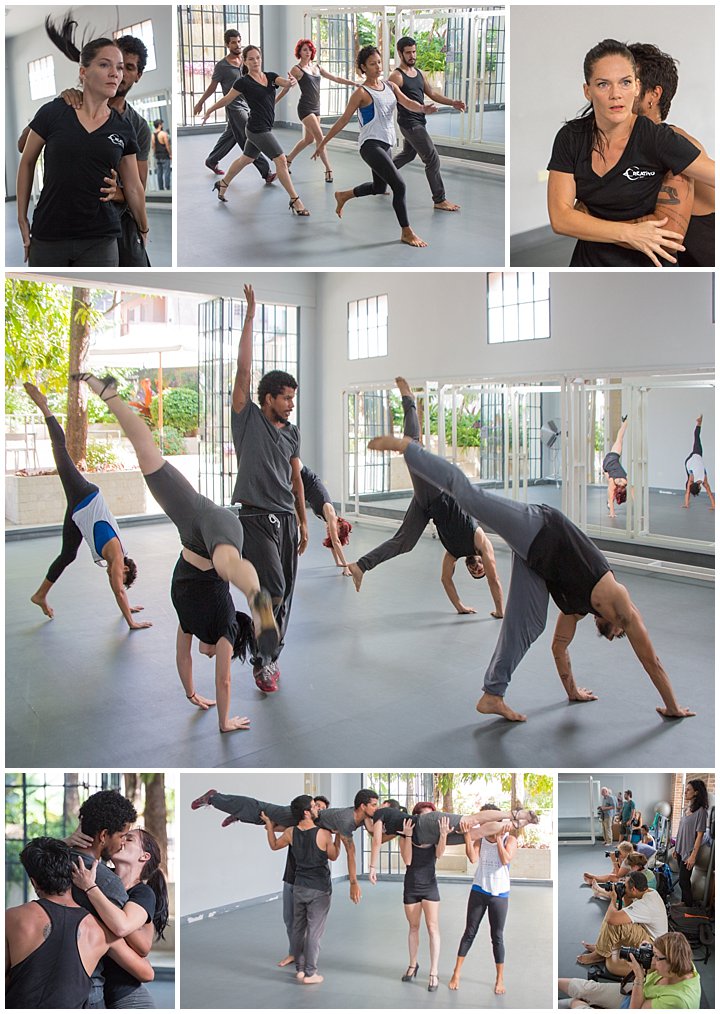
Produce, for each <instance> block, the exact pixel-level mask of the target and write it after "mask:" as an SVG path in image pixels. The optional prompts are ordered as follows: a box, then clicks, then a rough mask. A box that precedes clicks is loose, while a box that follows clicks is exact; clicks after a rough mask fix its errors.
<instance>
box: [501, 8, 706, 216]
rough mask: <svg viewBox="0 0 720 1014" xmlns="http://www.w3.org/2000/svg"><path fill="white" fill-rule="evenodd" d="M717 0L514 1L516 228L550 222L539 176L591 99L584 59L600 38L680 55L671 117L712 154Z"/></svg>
mask: <svg viewBox="0 0 720 1014" xmlns="http://www.w3.org/2000/svg"><path fill="white" fill-rule="evenodd" d="M714 37H715V30H714V9H713V7H712V6H706V7H698V6H671V7H666V6H662V5H660V4H652V5H648V6H645V7H641V6H627V5H625V4H619V5H616V6H612V5H609V4H583V5H582V6H580V5H578V6H568V7H560V6H555V7H553V6H543V5H538V6H537V7H522V6H515V5H512V6H511V8H510V81H511V88H512V92H511V98H510V143H511V149H510V151H511V155H510V183H511V200H510V233H511V235H515V234H516V233H520V232H525V231H526V230H527V229H535V228H538V227H540V226H546V225H549V222H548V217H547V210H546V204H545V194H546V186H547V185H546V183H545V182H539V181H538V173H539V172H542V171H543V170H545V168H546V167H547V164H548V161H549V159H550V152H551V150H552V143H553V139H554V137H555V135H556V134H557V132H558V130H559V129H560V127H561V126H562V125H563V123H564V121H565V120H569V119H572V118H573V117H574V116H575V115H576V114H577V112H578V111H579V110H580V109H581V108H582V107H583V106H584V105H585V99H584V96H583V92H582V84H583V70H582V67H583V60H584V57H585V54H586V53H587V52H588V50H590V49H592V47H593V46H595V45H596V44H597V43H598V42H599V41H600V40H601V39H606V38H612V39H618V40H619V41H620V42H650V43H653V44H654V45H656V46H658V47H659V48H660V49H661V50H662V51H663V52H665V53H669V54H670V55H671V56H673V57H675V59H677V60H678V61H679V65H678V76H679V84H678V90H677V94H676V96H675V99H674V100H673V104H672V108H671V110H670V115H669V117H668V122H669V123H676V124H678V126H680V127H682V128H683V129H684V130H686V131H688V133H690V134H692V135H693V136H694V137H697V138H698V140H700V141H701V142H702V144H703V145H704V146H705V149H706V151H707V152H708V154H710V155H713V153H714V145H715V137H714V123H715V106H714V102H713V81H714V74H715V52H714Z"/></svg>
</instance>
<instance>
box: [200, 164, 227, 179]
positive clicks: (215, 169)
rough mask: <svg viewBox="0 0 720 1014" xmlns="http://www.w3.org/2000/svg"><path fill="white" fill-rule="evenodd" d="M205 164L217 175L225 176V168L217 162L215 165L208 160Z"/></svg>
mask: <svg viewBox="0 0 720 1014" xmlns="http://www.w3.org/2000/svg"><path fill="white" fill-rule="evenodd" d="M205 165H206V166H207V167H208V169H209V170H210V172H211V173H215V174H216V175H217V176H224V175H225V170H224V169H221V168H220V166H219V165H218V164H217V162H216V163H215V164H214V165H213V163H212V162H206V163H205Z"/></svg>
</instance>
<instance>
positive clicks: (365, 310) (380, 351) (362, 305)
mask: <svg viewBox="0 0 720 1014" xmlns="http://www.w3.org/2000/svg"><path fill="white" fill-rule="evenodd" d="M387 331H388V298H387V296H370V297H369V298H368V299H353V300H352V301H351V302H349V303H348V357H349V358H350V359H371V358H373V357H375V356H386V355H387Z"/></svg>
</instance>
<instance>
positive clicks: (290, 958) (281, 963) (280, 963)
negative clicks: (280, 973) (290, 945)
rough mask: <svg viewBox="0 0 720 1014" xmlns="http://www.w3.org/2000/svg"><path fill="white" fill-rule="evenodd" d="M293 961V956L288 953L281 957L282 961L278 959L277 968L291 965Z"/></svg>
mask: <svg viewBox="0 0 720 1014" xmlns="http://www.w3.org/2000/svg"><path fill="white" fill-rule="evenodd" d="M294 961H295V958H294V957H293V955H292V954H288V956H287V957H286V958H283V959H282V961H278V968H284V967H285V965H292V963H293V962H294Z"/></svg>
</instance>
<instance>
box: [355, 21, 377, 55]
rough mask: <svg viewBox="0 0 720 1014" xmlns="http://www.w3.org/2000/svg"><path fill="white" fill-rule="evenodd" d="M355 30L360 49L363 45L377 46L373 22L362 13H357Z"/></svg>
mask: <svg viewBox="0 0 720 1014" xmlns="http://www.w3.org/2000/svg"><path fill="white" fill-rule="evenodd" d="M355 26H356V31H357V41H358V47H359V48H360V49H362V47H363V46H377V44H378V41H377V31H376V29H375V22H374V21H372V20H371V19H370V18H366V17H365V15H364V14H358V16H357V20H356V22H355Z"/></svg>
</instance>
